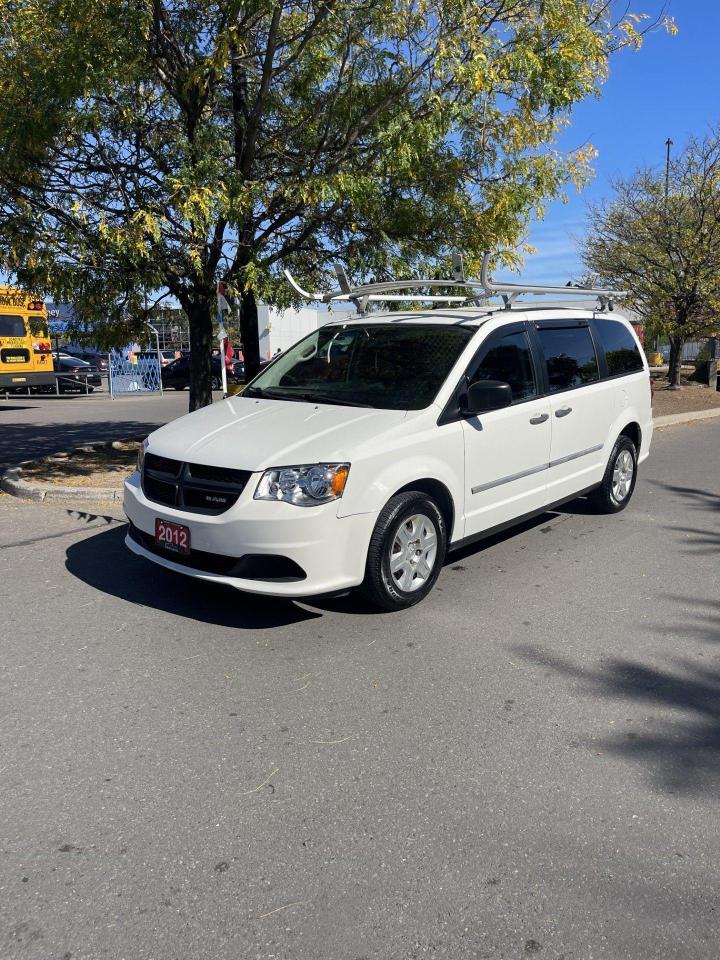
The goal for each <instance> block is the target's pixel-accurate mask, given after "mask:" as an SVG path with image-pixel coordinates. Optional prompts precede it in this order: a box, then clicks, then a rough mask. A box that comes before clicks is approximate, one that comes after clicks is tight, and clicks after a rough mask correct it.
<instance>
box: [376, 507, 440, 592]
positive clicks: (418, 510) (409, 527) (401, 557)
mask: <svg viewBox="0 0 720 960" xmlns="http://www.w3.org/2000/svg"><path fill="white" fill-rule="evenodd" d="M446 549H447V530H446V528H445V520H444V518H443V515H442V513H441V512H440V509H439V508H438V505H437V504H436V503H435V501H434V500H433V499H432V497H429V496H428V495H427V494H426V493H421V492H420V491H417V490H411V491H409V492H407V493H399V494H397V495H396V496H394V497H393V498H392V499H391V500H389V501H388V502H387V504H386V505H385V507H384V508H383V509H382V511H381V513H380V516H379V517H378V520H377V523H376V524H375V529H374V531H373V535H372V537H371V538H370V546H369V548H368V557H367V565H366V568H365V580H364V581H363V585H362V590H363V592H364V593H365V595H366V596H367V597H368V599H369V600H370V601H371V602H372V603H373V604H375V605H376V606H378V607H382V608H383V609H384V610H402V609H403V608H404V607H411V606H413V604H415V603H419V602H420V601H421V600H422V599H423V598H424V597H426V596H427V595H428V593H430V591H431V590H432V588H433V587H434V586H435V581H436V580H437V578H438V576H439V575H440V570H441V569H442V564H443V560H444V559H445V551H446Z"/></svg>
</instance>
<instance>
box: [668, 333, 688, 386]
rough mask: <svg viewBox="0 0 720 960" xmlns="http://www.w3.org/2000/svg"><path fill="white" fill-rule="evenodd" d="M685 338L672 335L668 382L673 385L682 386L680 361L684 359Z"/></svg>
mask: <svg viewBox="0 0 720 960" xmlns="http://www.w3.org/2000/svg"><path fill="white" fill-rule="evenodd" d="M684 346H685V340H684V338H683V337H670V368H669V370H668V382H669V383H670V386H671V387H679V386H680V362H681V360H682V352H683V347H684Z"/></svg>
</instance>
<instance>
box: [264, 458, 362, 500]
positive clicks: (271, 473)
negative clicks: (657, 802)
mask: <svg viewBox="0 0 720 960" xmlns="http://www.w3.org/2000/svg"><path fill="white" fill-rule="evenodd" d="M349 472H350V464H349V463H313V464H308V465H306V466H300V467H276V468H275V469H273V470H266V471H265V473H264V474H263V475H262V477H261V478H260V483H259V484H258V485H257V490H256V491H255V499H256V500H284V501H285V502H286V503H294V504H295V505H296V506H298V507H315V506H317V505H318V504H320V503H329V501H330V500H338V499H339V498H340V497H341V496H342V495H343V490H344V489H345V484H346V483H347V478H348V473H349Z"/></svg>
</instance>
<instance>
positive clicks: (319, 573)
mask: <svg viewBox="0 0 720 960" xmlns="http://www.w3.org/2000/svg"><path fill="white" fill-rule="evenodd" d="M258 479H259V477H258V476H256V475H254V476H253V477H252V478H251V480H250V482H249V483H248V484H247V486H246V487H245V489H244V490H243V492H242V494H241V495H240V497H239V499H238V501H237V503H235V504H234V505H233V506H232V507H231V508H230V509H229V510H226V511H225V512H224V513H221V514H218V515H214V516H208V515H204V514H197V513H187V512H184V511H181V510H176V509H174V508H172V507H167V506H165V505H164V504H160V503H154V502H153V501H151V500H148V499H147V498H146V497H145V494H144V493H143V490H142V486H141V483H140V475H139V474H138V473H137V472H136V473H134V474H133V475H132V476H131V477H129V478H128V479H127V480H126V481H125V497H124V502H123V507H124V509H125V513H126V515H127V517H128V519H129V520H130V522H131V523H132V524H133V526H134V527H135V528H136V529H137V530H139V531H142V533H144V534H145V535H147V536H149V537H154V535H155V520H156V519H158V518H160V519H163V520H173V521H175V522H176V523H182V524H184V525H185V526H187V527H189V529H190V546H191V549H192V550H193V551H199V552H200V553H202V554H204V555H206V556H207V555H208V554H212V555H215V556H218V557H230V558H238V559H240V558H242V557H244V556H246V555H264V554H265V555H269V556H280V557H286V558H288V559H289V560H292V561H293V562H294V563H295V564H297V565H298V566H299V567H301V568H302V571H304V573H305V577H304V579H293V580H285V581H282V582H281V581H279V580H277V579H274V580H263V579H259V578H257V577H256V578H253V579H246V578H244V577H239V576H227V575H225V574H221V573H216V572H211V571H209V570H207V569H197V568H194V567H192V566H190V565H189V562H191V561H192V557H191V558H189V560H183V562H181V563H178V562H176V561H175V560H174V559H173V555H172V554H171V553H168V554H167V556H165V555H158V554H157V553H155V552H154V551H151V550H149V549H147V548H146V547H145V546H143V544H142V542H138V539H139V538H137V537H133V536H131V535H130V534H128V536H127V537H126V540H125V543H126V545H127V546H128V547H129V548H130V550H132V551H133V553H136V554H138V556H141V557H145V559H147V560H151V561H152V562H153V563H157V564H159V565H160V566H163V567H167V569H169V570H175V571H177V572H178V573H184V574H186V575H187V576H191V577H196V578H198V579H200V580H210V581H212V582H213V583H224V584H226V585H227V586H230V587H235V589H237V590H244V591H247V592H248V593H259V594H265V595H267V596H274V597H309V596H316V595H318V594H322V593H332V592H335V591H337V590H346V589H349V588H350V587H355V586H357V585H358V584H360V583H362V581H363V578H364V576H365V560H366V557H367V549H368V544H369V542H370V536H371V534H372V531H373V527H374V525H375V519H376V518H375V515H374V514H371V513H362V514H357V515H355V516H351V517H343V518H339V517H338V516H337V502H335V503H326V504H322V505H321V506H317V507H305V508H303V507H295V506H292V505H291V504H287V503H273V502H271V501H268V500H254V499H253V493H254V491H255V488H256V486H257V480H258Z"/></svg>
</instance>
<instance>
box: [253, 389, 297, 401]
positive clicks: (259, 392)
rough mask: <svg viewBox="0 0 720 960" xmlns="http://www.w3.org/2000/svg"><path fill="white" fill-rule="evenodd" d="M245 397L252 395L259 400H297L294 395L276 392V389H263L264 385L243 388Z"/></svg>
mask: <svg viewBox="0 0 720 960" xmlns="http://www.w3.org/2000/svg"><path fill="white" fill-rule="evenodd" d="M242 395H243V396H244V397H250V398H251V399H257V400H295V397H294V396H291V395H289V394H287V393H276V392H275V391H274V390H263V388H262V387H249V388H248V389H247V390H243V393H242Z"/></svg>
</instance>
